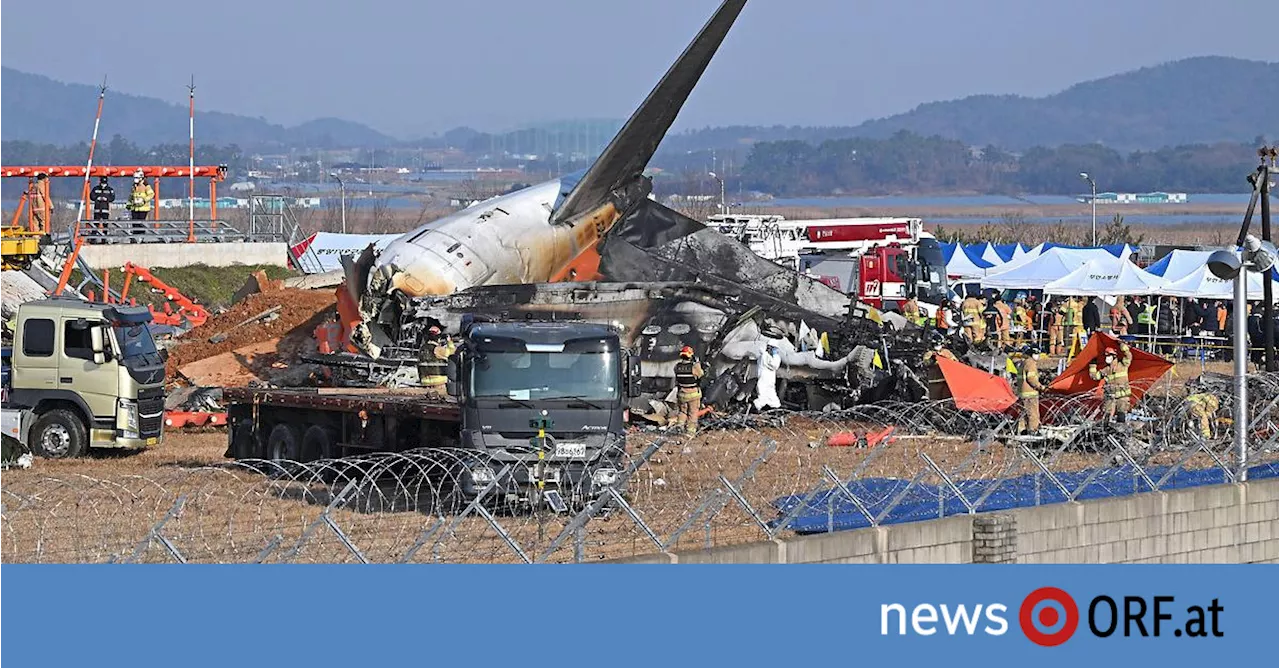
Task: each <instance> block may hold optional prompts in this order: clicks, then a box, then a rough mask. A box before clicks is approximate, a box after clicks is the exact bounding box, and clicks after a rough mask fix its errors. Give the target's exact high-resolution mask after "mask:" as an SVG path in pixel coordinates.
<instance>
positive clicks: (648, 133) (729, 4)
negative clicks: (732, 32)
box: [553, 0, 747, 223]
mask: <svg viewBox="0 0 1280 668" xmlns="http://www.w3.org/2000/svg"><path fill="white" fill-rule="evenodd" d="M746 4H747V0H724V2H723V3H721V5H720V8H719V9H717V10H716V13H715V14H714V15H712V17H711V20H709V21H707V24H706V25H705V26H703V27H702V31H701V32H699V33H698V36H697V37H695V38H694V39H693V41H692V42H691V43H690V44H689V46H688V47H686V48H685V50H684V53H682V54H680V58H679V59H677V60H676V62H675V64H674V65H672V66H671V69H669V70H667V73H666V74H665V75H664V76H663V77H662V81H659V82H658V85H657V86H656V87H654V89H653V90H652V91H650V93H649V97H647V98H645V101H644V103H643V104H641V105H640V107H639V108H638V109H636V111H635V113H633V114H632V115H631V118H630V119H628V120H627V122H626V124H625V125H623V126H622V129H621V130H619V131H618V134H617V135H616V136H614V138H613V141H611V142H609V146H608V147H607V148H605V150H604V152H603V153H601V154H600V157H599V158H597V159H596V161H595V163H594V164H592V165H591V168H590V169H588V170H587V173H586V175H585V176H583V177H582V180H580V181H578V183H577V185H575V186H574V188H573V190H572V191H571V192H570V193H569V195H568V197H566V198H565V199H564V201H563V202H562V203H561V204H560V206H559V208H558V209H556V212H555V216H554V218H553V222H556V223H559V222H563V221H565V220H569V219H570V218H573V217H574V216H578V215H581V214H583V213H586V212H587V211H590V210H592V209H594V208H596V207H598V206H599V205H600V204H602V203H603V202H605V201H606V199H607V198H608V197H609V193H611V192H613V191H614V190H617V189H619V188H620V187H622V186H623V185H625V184H626V183H627V182H628V181H629V180H631V179H633V178H635V177H638V176H639V175H640V174H641V173H643V172H644V169H645V167H646V166H648V164H649V160H650V159H651V158H652V157H653V154H654V152H655V151H657V150H658V144H659V143H660V142H661V141H662V138H663V137H664V136H665V135H666V134H667V130H669V129H670V128H671V124H672V123H673V122H675V120H676V115H677V114H679V113H680V108H681V107H683V106H684V103H685V100H687V99H688V98H689V93H690V92H692V91H693V87H694V85H696V84H697V83H698V79H700V78H701V77H702V73H703V72H704V71H706V69H707V65H708V64H709V63H710V62H711V57H712V56H714V55H715V53H716V51H717V50H718V49H719V48H720V44H721V43H722V42H723V41H724V38H725V35H727V34H728V33H729V28H730V27H732V26H733V23H734V21H736V20H737V18H738V14H739V13H741V12H742V8H743V7H744V6H745V5H746Z"/></svg>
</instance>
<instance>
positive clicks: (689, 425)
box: [671, 346, 703, 436]
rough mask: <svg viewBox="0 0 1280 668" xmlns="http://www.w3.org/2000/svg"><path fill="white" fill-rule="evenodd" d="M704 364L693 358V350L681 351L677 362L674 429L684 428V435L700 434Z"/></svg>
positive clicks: (672, 422)
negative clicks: (699, 414) (699, 418)
mask: <svg viewBox="0 0 1280 668" xmlns="http://www.w3.org/2000/svg"><path fill="white" fill-rule="evenodd" d="M702 374H703V371H702V364H700V363H699V362H698V360H696V359H694V358H693V348H690V347H689V346H685V347H683V348H681V349H680V361H678V362H676V406H677V410H676V415H675V418H674V419H673V420H672V421H671V426H673V427H677V428H679V427H681V426H683V427H684V433H685V434H686V435H688V436H693V435H694V434H696V433H698V411H700V410H702Z"/></svg>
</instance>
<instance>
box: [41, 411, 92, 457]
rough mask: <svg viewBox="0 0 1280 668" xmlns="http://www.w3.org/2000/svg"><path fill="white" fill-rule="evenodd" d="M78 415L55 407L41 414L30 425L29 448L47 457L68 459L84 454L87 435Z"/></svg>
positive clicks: (86, 445)
mask: <svg viewBox="0 0 1280 668" xmlns="http://www.w3.org/2000/svg"><path fill="white" fill-rule="evenodd" d="M86 432H87V430H86V429H85V426H84V422H82V421H81V420H80V416H79V415H76V414H75V413H73V412H71V411H69V410H66V409H65V408H57V409H54V410H51V411H49V412H47V413H45V414H43V415H41V416H40V417H39V418H38V419H37V420H36V423H35V424H34V425H32V427H31V449H32V450H35V452H36V454H38V455H40V456H41V457H45V458H47V459H68V458H72V457H79V456H81V455H83V454H84V451H85V449H86V448H87V447H88V443H89V436H88V434H87V433H86Z"/></svg>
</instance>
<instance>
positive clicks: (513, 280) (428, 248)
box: [371, 179, 620, 297]
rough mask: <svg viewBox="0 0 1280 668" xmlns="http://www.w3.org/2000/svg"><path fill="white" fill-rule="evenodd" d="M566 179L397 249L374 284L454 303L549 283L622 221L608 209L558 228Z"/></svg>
mask: <svg viewBox="0 0 1280 668" xmlns="http://www.w3.org/2000/svg"><path fill="white" fill-rule="evenodd" d="M561 191H562V183H561V180H560V179H556V180H553V181H548V182H546V183H541V184H538V185H535V186H531V187H529V188H525V189H523V190H520V191H517V192H514V193H510V194H507V195H502V196H500V197H495V198H493V199H489V200H485V201H484V202H478V203H476V204H474V205H472V206H470V207H468V208H466V209H464V210H462V211H459V212H457V213H454V214H452V215H449V216H446V217H444V218H440V219H438V220H434V221H431V222H429V223H425V224H423V225H422V226H420V227H418V228H417V229H415V230H413V231H411V232H408V233H406V234H404V235H403V236H401V237H400V238H399V239H396V240H395V241H393V242H391V244H390V245H388V246H387V248H386V250H384V251H382V253H381V254H379V256H378V258H377V259H376V260H375V262H374V267H373V273H372V281H371V287H373V285H372V283H380V284H383V285H381V286H379V287H383V288H384V289H385V288H390V289H392V290H399V291H400V292H402V293H404V294H405V295H408V296H410V297H422V296H426V295H447V294H451V293H454V292H458V291H461V290H465V289H467V288H470V287H473V286H477V285H509V284H519V283H545V282H549V281H552V280H554V279H555V278H556V277H557V275H559V274H560V270H561V269H562V268H563V267H565V265H567V264H568V263H569V262H570V261H571V260H573V259H574V258H575V257H577V256H578V255H579V254H580V253H582V252H583V251H584V250H589V249H590V248H591V247H592V246H593V245H594V244H595V242H596V241H597V240H598V239H599V238H600V237H601V236H602V235H604V233H605V232H607V231H608V230H609V228H611V227H612V226H613V225H614V223H616V222H617V221H618V219H619V218H620V214H619V212H618V210H617V208H616V207H615V206H614V205H613V203H611V202H606V203H604V204H602V205H601V206H599V207H597V208H596V209H594V210H592V211H589V212H587V213H586V214H584V215H581V216H577V217H575V218H573V219H571V220H568V221H565V222H563V223H559V224H553V223H552V222H551V218H552V212H553V210H554V207H555V205H556V202H557V199H558V198H559V197H561V195H562V192H561Z"/></svg>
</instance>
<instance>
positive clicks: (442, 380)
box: [418, 325, 457, 399]
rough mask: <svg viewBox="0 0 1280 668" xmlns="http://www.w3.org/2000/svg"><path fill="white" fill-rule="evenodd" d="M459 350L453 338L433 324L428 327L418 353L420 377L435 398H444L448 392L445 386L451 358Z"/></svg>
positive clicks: (447, 380) (428, 391)
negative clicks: (425, 337)
mask: <svg viewBox="0 0 1280 668" xmlns="http://www.w3.org/2000/svg"><path fill="white" fill-rule="evenodd" d="M456 351H457V346H455V345H454V344H453V340H452V339H450V338H449V337H448V336H446V335H445V334H444V332H443V331H441V329H440V327H438V326H436V325H432V326H431V327H430V328H428V329H427V340H426V341H425V342H424V343H423V345H422V350H421V351H419V353H418V378H419V380H420V381H421V383H422V386H423V387H425V388H427V395H428V396H430V397H432V398H435V399H443V398H444V397H445V396H446V395H447V392H445V386H446V385H447V384H448V382H449V358H450V357H452V356H453V354H454V352H456Z"/></svg>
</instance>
